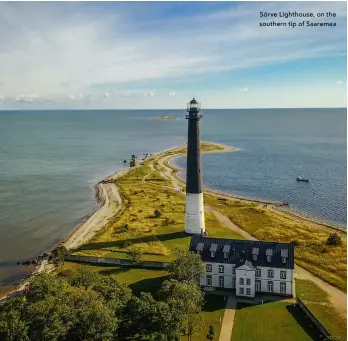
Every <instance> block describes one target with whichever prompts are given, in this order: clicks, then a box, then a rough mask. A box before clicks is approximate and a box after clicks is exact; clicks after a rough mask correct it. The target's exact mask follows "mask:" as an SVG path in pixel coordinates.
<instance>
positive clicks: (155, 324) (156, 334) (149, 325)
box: [0, 253, 223, 341]
mask: <svg viewBox="0 0 348 341" xmlns="http://www.w3.org/2000/svg"><path fill="white" fill-rule="evenodd" d="M185 260H187V261H186V262H185ZM199 262H200V258H199V256H198V255H195V254H189V253H182V254H180V255H179V256H178V262H177V266H175V265H173V266H172V267H171V268H170V269H169V278H167V279H165V280H164V281H163V282H162V283H161V286H160V288H159V290H158V291H157V292H156V293H155V294H154V295H152V294H151V293H145V292H140V293H139V292H138V293H137V295H135V294H134V293H132V290H131V289H130V288H129V287H127V286H126V285H125V284H122V283H120V282H119V281H117V280H116V279H115V278H113V277H112V276H102V275H100V274H98V273H97V271H90V270H89V269H88V268H87V267H81V268H80V269H79V270H72V269H65V270H63V271H60V272H58V273H57V274H56V275H55V276H54V275H48V274H41V275H39V276H36V277H34V278H33V279H32V280H31V282H30V285H29V290H28V291H27V293H26V295H25V296H23V297H20V298H15V299H10V300H8V301H7V302H6V303H5V304H4V305H3V306H2V307H0V339H1V340H4V341H15V340H23V341H24V340H26V341H29V340H35V341H36V340H40V341H46V340H47V341H64V340H74V341H75V340H76V341H77V340H81V341H82V340H83V341H87V340H88V341H89V340H92V341H93V340H96V341H97V340H98V341H99V340H100V341H104V340H105V341H108V340H133V339H139V337H140V335H141V336H142V337H141V338H140V339H141V340H148V341H150V340H159V341H162V340H163V341H166V340H168V341H169V340H180V338H182V337H183V336H184V337H185V338H186V339H188V340H197V341H198V340H201V336H200V335H201V334H204V335H206V334H207V332H208V326H209V325H213V324H216V323H217V321H218V320H219V319H220V317H221V311H222V309H223V308H222V306H221V305H222V303H223V302H221V300H214V302H212V301H211V300H207V301H204V295H203V293H202V292H201V290H200V289H199V287H198V285H197V284H196V283H193V282H192V281H191V280H192V275H191V274H192V273H194V274H195V273H197V271H198V272H199V271H200V270H199V269H202V264H201V263H199ZM183 263H186V264H187V267H188V268H190V267H193V268H194V269H191V270H190V271H188V272H187V274H188V277H185V275H184V274H183V272H182V268H181V264H183ZM89 268H92V267H89ZM95 268H97V267H95ZM109 270H111V269H109ZM104 271H105V269H104ZM176 278H180V281H177V280H176ZM190 281H191V283H190ZM202 308H203V309H204V310H203V312H202ZM194 336H197V338H195V337H194Z"/></svg>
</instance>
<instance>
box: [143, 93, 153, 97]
mask: <svg viewBox="0 0 348 341" xmlns="http://www.w3.org/2000/svg"><path fill="white" fill-rule="evenodd" d="M144 95H145V97H153V96H155V93H154V92H147V93H145V94H144Z"/></svg>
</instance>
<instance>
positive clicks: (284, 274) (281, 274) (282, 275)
mask: <svg viewBox="0 0 348 341" xmlns="http://www.w3.org/2000/svg"><path fill="white" fill-rule="evenodd" d="M280 278H281V279H286V271H280Z"/></svg>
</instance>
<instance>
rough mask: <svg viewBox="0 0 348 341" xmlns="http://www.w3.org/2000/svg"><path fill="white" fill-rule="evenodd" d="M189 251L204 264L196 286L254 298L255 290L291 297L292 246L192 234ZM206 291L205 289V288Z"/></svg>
mask: <svg viewBox="0 0 348 341" xmlns="http://www.w3.org/2000/svg"><path fill="white" fill-rule="evenodd" d="M190 251H193V252H195V253H199V254H200V255H201V258H202V261H203V262H204V263H205V266H206V274H204V275H202V277H201V279H200V285H201V286H202V287H206V289H208V287H210V288H211V290H213V289H217V288H223V289H231V290H235V291H236V295H237V296H243V297H249V298H254V297H255V295H256V294H257V293H267V294H276V295H282V296H290V297H292V296H293V293H294V245H293V244H291V243H275V242H263V241H249V240H236V239H222V238H209V237H204V236H193V237H192V239H191V244H190ZM208 290H209V289H208Z"/></svg>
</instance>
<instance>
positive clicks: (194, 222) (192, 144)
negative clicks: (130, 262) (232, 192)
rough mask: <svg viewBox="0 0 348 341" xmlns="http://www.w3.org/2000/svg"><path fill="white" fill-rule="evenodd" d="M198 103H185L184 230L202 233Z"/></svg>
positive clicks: (202, 213) (202, 210)
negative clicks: (186, 122) (186, 124)
mask: <svg viewBox="0 0 348 341" xmlns="http://www.w3.org/2000/svg"><path fill="white" fill-rule="evenodd" d="M200 109H201V107H200V104H199V103H198V102H197V101H196V100H195V99H194V98H193V99H192V101H191V102H190V103H188V105H187V112H188V115H186V119H188V138H187V165H186V214H185V232H186V233H190V234H202V233H203V232H205V223H204V207H203V193H202V172H201V169H202V165H201V142H200V133H199V121H200V119H201V118H202V117H203V116H202V115H200V114H199V111H200Z"/></svg>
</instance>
